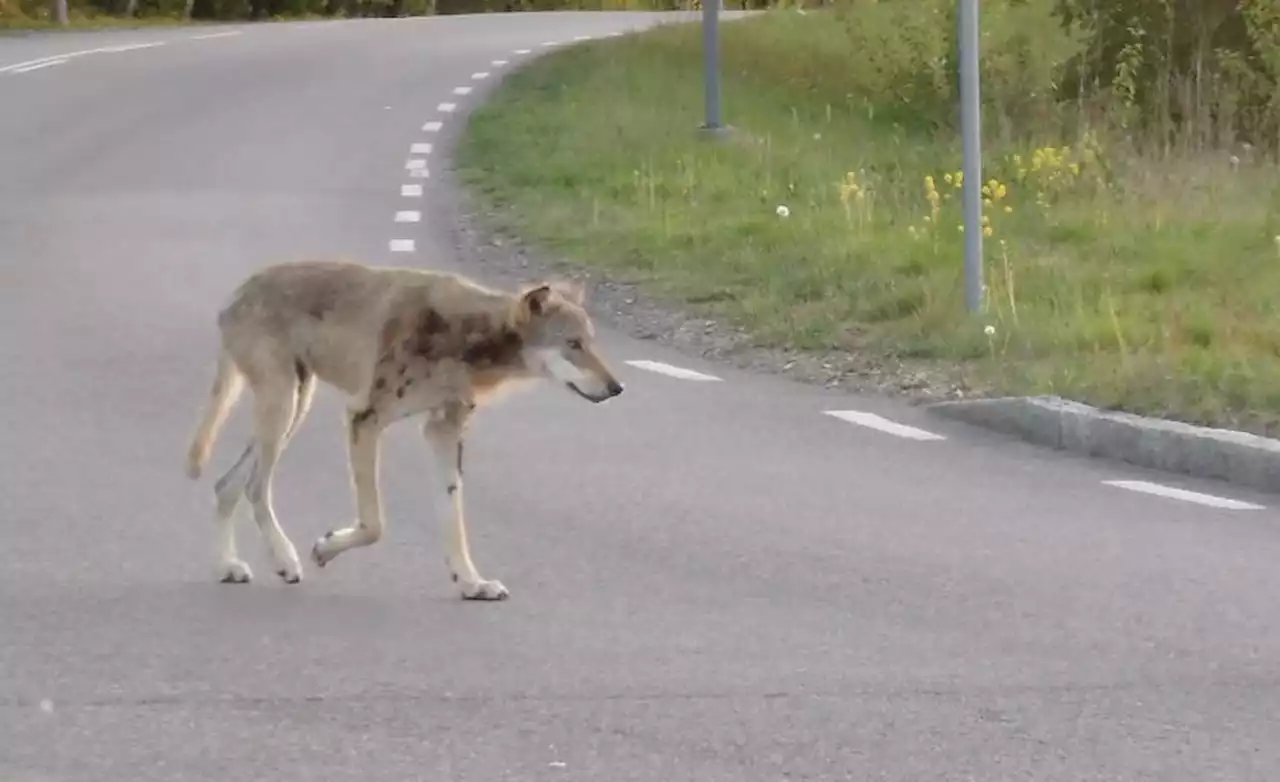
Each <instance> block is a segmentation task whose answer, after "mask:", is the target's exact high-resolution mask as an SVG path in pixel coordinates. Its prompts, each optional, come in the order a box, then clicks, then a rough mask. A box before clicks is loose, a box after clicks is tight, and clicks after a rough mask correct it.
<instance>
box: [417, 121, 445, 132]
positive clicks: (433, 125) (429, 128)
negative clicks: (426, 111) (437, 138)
mask: <svg viewBox="0 0 1280 782" xmlns="http://www.w3.org/2000/svg"><path fill="white" fill-rule="evenodd" d="M443 127H444V123H443V122H438V121H436V120H432V121H430V122H428V123H427V124H425V125H423V126H422V130H423V131H424V132H426V133H439V132H440V128H443Z"/></svg>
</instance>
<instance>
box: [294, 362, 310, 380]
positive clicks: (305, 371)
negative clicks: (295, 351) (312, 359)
mask: <svg viewBox="0 0 1280 782" xmlns="http://www.w3.org/2000/svg"><path fill="white" fill-rule="evenodd" d="M293 373H294V374H295V375H297V376H298V385H299V386H305V385H306V384H307V383H308V382H309V381H310V380H311V368H310V367H308V366H307V365H306V364H304V363H302V359H300V358H295V359H294V360H293Z"/></svg>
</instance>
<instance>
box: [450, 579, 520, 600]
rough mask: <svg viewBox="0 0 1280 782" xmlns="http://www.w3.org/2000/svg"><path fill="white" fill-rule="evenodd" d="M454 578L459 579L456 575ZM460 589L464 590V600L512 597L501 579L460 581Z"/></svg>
mask: <svg viewBox="0 0 1280 782" xmlns="http://www.w3.org/2000/svg"><path fill="white" fill-rule="evenodd" d="M454 578H455V580H456V579H457V577H456V576H455V577H454ZM458 589H459V590H460V591H461V592H462V599H463V600H506V599H507V598H508V597H511V593H510V592H508V591H507V588H506V587H504V586H503V585H502V582H501V581H484V580H481V581H475V582H472V583H467V582H464V581H459V582H458Z"/></svg>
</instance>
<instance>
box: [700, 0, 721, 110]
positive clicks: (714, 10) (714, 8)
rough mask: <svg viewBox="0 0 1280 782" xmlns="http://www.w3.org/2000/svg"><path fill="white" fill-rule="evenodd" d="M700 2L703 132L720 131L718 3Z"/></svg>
mask: <svg viewBox="0 0 1280 782" xmlns="http://www.w3.org/2000/svg"><path fill="white" fill-rule="evenodd" d="M722 1H723V0H702V79H703V84H704V87H703V90H704V94H705V102H706V110H707V122H706V124H705V125H703V126H702V129H703V130H710V131H718V130H720V69H719V63H718V60H719V59H720V58H719V43H720V3H721V2H722Z"/></svg>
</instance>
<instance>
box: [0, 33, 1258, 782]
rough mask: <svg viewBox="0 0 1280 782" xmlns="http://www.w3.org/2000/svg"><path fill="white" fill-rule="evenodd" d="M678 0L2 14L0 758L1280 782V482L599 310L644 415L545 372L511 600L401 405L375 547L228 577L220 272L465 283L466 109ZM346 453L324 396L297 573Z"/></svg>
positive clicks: (492, 774)
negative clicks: (446, 524)
mask: <svg viewBox="0 0 1280 782" xmlns="http://www.w3.org/2000/svg"><path fill="white" fill-rule="evenodd" d="M652 19H653V18H652V17H648V16H644V15H623V14H541V15H524V16H487V17H482V18H467V17H452V18H428V19H405V20H395V21H353V22H332V23H305V24H270V25H261V26H247V25H246V26H230V27H225V28H224V27H216V28H201V29H198V30H190V29H164V30H159V29H157V30H147V31H112V32H101V33H75V34H68V35H57V36H52V35H33V36H10V37H0V273H2V274H3V278H2V279H3V286H2V288H0V317H2V320H0V349H2V350H3V354H4V371H3V373H2V375H0V390H2V391H3V394H4V397H3V398H4V400H5V402H6V415H5V417H4V421H5V423H4V429H3V442H4V446H5V447H4V450H3V456H2V457H0V467H2V472H0V489H2V492H3V493H2V495H0V503H3V504H2V505H0V509H2V511H3V513H2V514H0V523H2V524H3V527H2V529H3V537H2V540H3V545H0V779H4V780H15V782H27V781H31V782H37V781H39V782H44V781H45V780H59V781H62V780H68V781H69V780H86V782H87V781H89V780H92V781H93V782H103V780H113V781H114V780H121V781H122V782H123V781H124V780H128V781H129V782H141V781H142V780H165V781H166V782H169V781H171V780H228V779H234V780H280V781H282V782H283V781H288V782H293V781H294V780H299V781H301V780H308V781H310V780H317V781H319V780H325V781H326V782H328V781H335V782H336V781H338V780H361V782H381V781H383V780H386V781H387V782H391V781H393V780H394V781H395V782H404V781H405V780H431V781H432V782H436V781H440V782H444V781H445V780H466V781H468V782H470V781H471V780H475V782H493V781H495V780H582V781H583V782H623V781H624V780H653V781H654V782H678V781H683V780H690V781H692V780H697V782H715V781H716V780H724V781H725V782H744V781H746V780H752V781H754V780H771V781H776V780H784V779H790V780H799V779H812V780H837V779H839V780H843V779H852V780H893V781H894V782H899V781H900V782H925V781H926V780H948V781H951V780H956V781H959V780H982V781H983V782H995V781H996V780H1029V779H1034V780H1037V782H1046V781H1047V780H1063V782H1082V781H1083V780H1126V781H1129V780H1159V781H1160V782H1175V781H1181V780H1186V781H1187V782H1211V780H1224V781H1225V780H1231V782H1243V781H1245V780H1249V781H1252V780H1257V781H1258V782H1263V780H1266V781H1267V782H1274V780H1275V779H1277V778H1278V777H1280V741H1277V737H1280V602H1278V600H1280V523H1277V522H1278V520H1277V514H1276V513H1275V510H1274V508H1275V507H1276V506H1277V505H1278V503H1277V502H1276V501H1275V498H1273V497H1259V496H1256V495H1255V496H1250V495H1247V494H1245V493H1242V492H1240V491H1239V490H1230V491H1226V490H1224V489H1223V488H1222V487H1221V486H1213V485H1208V484H1201V483H1196V482H1190V481H1183V480H1179V479H1176V478H1170V477H1169V476H1162V475H1155V474H1149V473H1144V472H1142V471H1139V470H1135V469H1133V468H1129V467H1126V466H1123V465H1116V464H1113V463H1107V462H1101V461H1090V460H1083V459H1076V458H1070V457H1067V456H1063V455H1060V454H1053V453H1047V452H1043V451H1040V450H1037V449H1033V448H1031V447H1029V446H1024V445H1021V444H1018V443H1014V442H1010V441H1008V440H1005V439H1003V438H999V437H995V436H990V435H986V434H983V433H981V432H977V431H973V430H969V429H966V428H963V427H960V426H958V425H953V424H947V423H942V422H938V421H935V420H932V419H930V418H926V417H924V416H923V415H922V414H921V413H919V411H917V410H914V409H911V408H908V407H905V406H902V405H898V404H896V403H891V402H886V401H884V400H877V399H871V398H859V397H850V396H846V395H838V394H835V393H832V392H828V391H824V390H822V389H817V388H810V387H802V386H798V385H795V384H792V383H789V382H785V381H783V380H780V379H776V378H767V377H755V376H751V375H747V374H743V373H740V372H734V371H729V370H726V369H725V368H723V367H718V366H709V365H706V364H703V363H701V362H698V361H695V360H693V359H689V358H687V357H684V356H681V355H678V354H675V353H673V352H670V351H666V350H663V349H661V348H658V347H655V346H654V345H652V344H650V343H647V342H636V341H632V340H629V339H627V338H624V337H622V336H620V335H617V334H614V333H611V332H609V331H608V330H607V329H606V330H604V339H605V343H606V348H607V350H608V352H609V354H610V355H611V356H612V357H613V359H614V361H615V363H616V364H617V365H618V369H619V373H620V375H621V376H622V377H623V380H624V382H626V383H627V384H628V392H627V393H626V394H625V395H623V396H622V397H620V398H618V399H617V400H614V401H613V402H611V403H610V404H607V405H602V406H598V407H596V406H591V405H587V404H585V403H583V402H581V401H579V400H577V399H575V398H573V397H571V396H570V395H568V394H564V393H562V392H559V391H557V390H555V389H549V390H544V391H539V392H536V393H533V394H529V395H526V396H521V397H517V398H514V399H512V400H511V401H510V402H509V403H507V404H506V405H504V406H502V407H499V408H496V409H494V410H492V411H489V412H488V413H487V414H486V415H484V416H481V418H480V420H479V421H478V423H477V426H476V429H475V432H474V433H473V435H472V437H471V439H470V440H469V447H468V458H469V464H468V481H469V482H468V496H467V502H468V507H469V510H470V514H469V527H470V531H471V536H472V542H471V545H472V553H473V556H474V558H475V560H476V563H477V566H478V567H479V569H480V571H481V573H482V575H484V576H485V577H486V578H497V579H500V580H502V581H503V582H504V583H505V584H506V585H507V586H508V587H509V588H510V589H511V591H512V599H511V600H508V601H506V602H502V603H490V604H478V603H467V602H463V601H460V600H458V599H456V598H455V597H454V596H453V593H452V592H451V589H450V587H451V585H450V584H449V582H448V579H447V574H446V573H445V570H444V566H443V563H442V562H441V555H442V546H441V539H440V526H439V524H438V523H437V522H436V520H435V519H434V518H433V517H432V511H431V508H432V505H431V502H430V499H431V498H430V494H429V492H430V486H429V484H428V482H427V481H426V480H425V476H426V474H425V470H426V468H427V461H426V457H425V448H424V445H423V443H421V441H420V439H419V437H418V434H417V431H416V429H415V427H414V426H412V425H402V426H399V427H397V428H395V429H393V430H392V431H391V433H390V436H389V439H388V441H387V443H386V446H385V450H384V458H383V466H384V467H383V485H384V490H385V492H386V501H387V514H388V534H387V536H386V537H385V538H384V539H383V541H382V542H381V543H379V544H378V545H376V546H373V547H371V548H367V549H363V550H360V551H356V552H352V553H350V554H348V555H347V556H346V557H344V558H342V559H341V560H339V561H337V562H336V563H334V566H332V567H330V568H326V569H325V570H324V571H319V572H318V571H316V570H315V569H314V568H312V567H308V568H307V570H306V573H305V578H304V580H303V582H302V583H301V584H300V585H297V586H286V585H284V584H282V583H280V582H279V581H278V580H277V579H275V578H273V577H272V576H271V570H270V568H269V566H268V564H267V562H266V561H265V559H264V557H263V552H262V547H261V544H260V542H259V539H258V537H257V534H256V531H255V530H253V529H251V528H250V527H248V526H242V527H241V530H242V532H241V541H242V543H241V551H242V553H243V555H244V556H246V558H247V559H248V560H249V561H250V564H251V565H252V566H253V567H254V570H255V574H256V580H255V581H254V583H253V584H252V585H250V586H245V587H233V586H226V585H220V584H217V583H215V582H214V579H213V572H212V565H213V563H212V544H213V525H212V516H211V513H212V499H211V492H210V487H209V481H208V480H205V481H203V482H201V483H200V484H192V483H191V482H189V481H187V480H186V478H185V477H184V476H183V470H182V459H183V454H184V452H185V448H186V444H187V438H188V437H189V435H190V433H191V428H192V427H193V426H194V424H195V421H196V416H197V415H198V412H199V409H200V405H202V404H203V402H204V396H205V393H206V389H207V387H208V383H209V380H210V373H211V371H212V358H213V346H214V340H215V336H216V335H215V329H214V320H213V318H214V313H215V311H216V308H217V306H218V305H219V304H220V302H221V301H222V300H223V298H224V297H225V296H226V295H227V293H228V292H229V291H230V289H231V287H232V286H233V285H234V284H235V283H236V282H237V281H238V280H239V279H240V278H241V277H242V276H243V275H244V274H246V273H248V272H249V271H250V270H251V269H254V268H256V267H257V266H259V265H260V264H262V263H265V262H268V261H273V260H279V259H285V258H293V257H299V256H307V255H334V254H349V255H352V256H356V257H359V258H363V259H366V260H368V261H372V262H378V263H415V264H431V265H437V266H442V267H451V266H455V265H456V264H457V263H458V259H457V258H455V257H454V251H453V249H452V248H453V246H454V245H453V241H452V238H451V233H450V232H451V226H450V225H449V224H448V221H447V220H446V219H445V217H444V215H446V213H447V210H446V209H445V208H444V207H445V205H447V204H448V203H449V202H448V201H447V200H446V199H447V192H446V188H447V187H448V184H449V177H448V171H447V162H446V161H447V153H448V149H449V145H450V144H451V142H452V140H453V138H454V137H455V134H456V133H457V132H458V130H459V128H460V127H461V122H462V118H463V116H464V115H465V112H466V111H467V109H468V107H470V106H472V105H474V103H475V102H476V101H477V100H479V99H481V98H482V96H483V93H484V92H485V91H486V90H487V89H489V88H490V87H491V86H492V84H493V83H494V82H495V81H496V80H497V79H498V78H500V76H501V73H502V72H503V71H504V70H509V69H510V68H511V67H514V66H515V65H516V64H517V63H518V62H519V61H520V60H521V59H525V58H528V57H530V56H533V55H532V54H527V53H524V52H523V51H522V50H526V49H529V50H533V51H534V53H536V51H537V50H538V49H539V48H541V44H542V43H544V42H548V43H567V42H571V41H572V40H573V39H574V38H575V37H577V36H599V35H603V34H607V33H610V32H615V31H620V30H623V29H626V28H630V27H635V26H643V25H645V24H649V23H650V22H651V21H652ZM144 45H145V46H144ZM495 61H496V62H495ZM477 73H489V74H490V75H489V76H488V77H481V78H472V76H473V74H477ZM460 86H471V87H474V89H473V90H472V91H470V92H469V93H468V92H467V91H465V90H463V91H461V94H459V93H457V92H455V90H454V88H456V87H460ZM441 103H453V104H456V108H455V110H454V111H447V110H443V109H442V108H441V107H440V104H441ZM446 108H447V107H446ZM432 123H439V125H438V126H437V125H435V124H432ZM425 144H430V145H431V149H430V151H429V152H428V151H427V147H425V146H416V147H415V145H425ZM410 160H422V161H424V162H423V163H422V166H423V167H424V169H423V170H427V171H429V172H430V176H428V177H422V176H416V175H414V174H413V172H414V171H415V170H417V169H414V168H413V167H412V166H414V165H416V164H413V163H409V161H410ZM414 185H421V186H422V193H421V195H420V196H418V195H415V193H416V190H415V189H414V188H413V187H412V186H414ZM406 186H409V187H407V188H406ZM402 193H407V195H402ZM398 212H417V213H418V214H419V216H420V221H419V222H397V219H396V217H395V216H396V215H397V213H398ZM406 218H407V216H406ZM401 219H405V218H401ZM410 243H412V246H411V247H410ZM393 247H394V248H395V251H393ZM626 361H637V362H644V361H652V362H661V363H660V364H657V365H649V364H643V363H641V364H626V363H623V362H626ZM667 365H672V366H676V367H683V368H686V369H691V370H696V371H699V372H703V373H708V374H710V375H714V376H715V377H716V378H718V379H717V380H713V381H701V380H691V379H689V378H688V376H687V375H682V374H680V373H676V374H675V375H673V374H670V371H671V370H669V369H667ZM654 369H657V370H666V371H667V374H664V373H663V372H662V371H654ZM244 410H245V408H244V406H242V407H241V408H240V410H239V411H238V413H237V415H236V417H235V418H234V419H233V421H232V423H231V425H230V426H229V427H228V429H227V431H226V433H225V435H224V437H223V439H222V440H221V441H220V444H219V448H218V451H217V453H216V456H215V459H214V463H213V464H212V465H211V467H210V469H209V470H208V471H207V474H213V475H216V474H217V473H218V472H219V471H220V470H221V469H222V468H224V467H225V465H227V464H228V463H229V461H230V459H232V458H234V456H235V454H236V452H237V451H238V449H239V443H240V442H241V441H242V440H241V438H242V437H243V434H244V431H245V428H244V419H245V416H244ZM833 410H856V411H860V412H862V413H868V412H869V413H875V414H878V415H880V416H882V417H883V418H876V419H870V420H868V419H865V418H864V419H858V420H855V421H849V420H844V419H842V418H839V417H836V416H833V415H829V414H827V413H828V412H829V411H833ZM859 421H861V423H859ZM886 422H892V424H893V425H889V424H886ZM902 425H905V426H912V427H918V428H919V429H923V430H927V431H928V432H930V433H933V434H934V435H936V437H931V438H925V439H919V438H917V437H912V436H910V435H916V434H918V432H916V431H915V430H905V429H901V428H898V426H902ZM344 459H345V453H344V450H343V440H342V429H341V425H340V416H339V406H338V402H337V400H336V395H334V394H332V393H331V392H330V391H329V390H328V389H325V390H322V391H321V393H320V394H319V396H318V399H317V403H316V409H315V412H314V413H313V415H312V416H311V417H310V419H309V420H308V422H307V426H306V427H304V428H303V430H302V431H301V432H300V433H299V434H298V436H297V437H296V438H295V440H294V441H293V443H292V444H291V446H290V449H289V451H288V452H287V453H286V455H285V457H284V459H283V462H282V466H281V471H280V480H279V483H278V484H277V486H278V497H277V509H278V512H279V514H280V517H281V522H282V525H283V526H284V528H285V530H286V532H287V533H288V534H289V535H290V537H291V538H292V539H293V541H294V543H295V545H297V546H298V548H299V550H300V551H301V552H303V553H305V552H306V551H308V550H309V548H310V544H311V542H312V541H313V540H314V539H315V538H316V537H317V536H318V535H320V534H321V533H323V532H324V531H326V530H328V529H330V528H331V527H333V526H335V525H337V524H341V523H346V522H347V520H348V519H349V518H350V514H351V512H352V504H351V497H350V494H349V489H348V484H347V477H346V472H345V462H344ZM1113 480H1137V481H1147V482H1151V483H1153V484H1160V485H1163V486H1178V487H1182V488H1184V489H1192V490H1196V491H1199V492H1203V493H1204V494H1207V495H1214V496H1216V497H1224V496H1225V497H1229V498H1230V499H1233V500H1236V501H1239V503H1223V502H1218V501H1216V500H1214V499H1212V498H1208V499H1206V497H1205V496H1202V495H1175V496H1169V495H1168V493H1167V492H1166V493H1165V495H1161V494H1152V493H1149V492H1142V491H1134V490H1131V489H1132V486H1130V488H1125V486H1117V485H1111V484H1107V483H1105V482H1106V481H1113ZM1144 485H1145V484H1144ZM1154 491H1157V492H1159V491H1162V490H1161V489H1159V488H1156V489H1154ZM1205 503H1208V504H1205ZM306 564H309V563H306Z"/></svg>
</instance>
